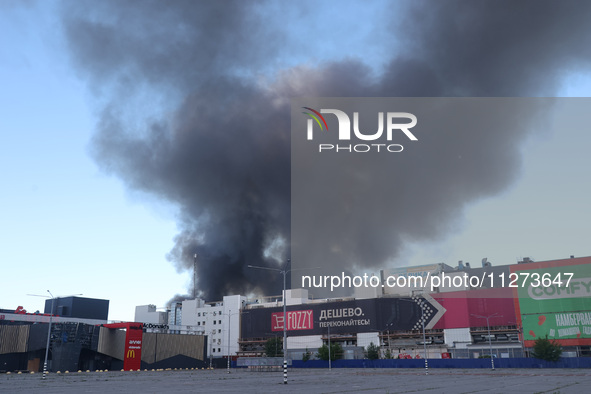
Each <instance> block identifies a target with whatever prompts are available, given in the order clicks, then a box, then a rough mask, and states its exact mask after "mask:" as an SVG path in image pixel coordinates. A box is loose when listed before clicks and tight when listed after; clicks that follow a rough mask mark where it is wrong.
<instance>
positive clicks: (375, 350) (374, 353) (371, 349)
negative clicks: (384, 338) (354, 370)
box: [365, 342, 380, 360]
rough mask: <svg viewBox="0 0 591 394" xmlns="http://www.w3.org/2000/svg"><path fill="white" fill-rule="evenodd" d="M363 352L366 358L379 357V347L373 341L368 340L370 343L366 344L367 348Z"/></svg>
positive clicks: (373, 358)
mask: <svg viewBox="0 0 591 394" xmlns="http://www.w3.org/2000/svg"><path fill="white" fill-rule="evenodd" d="M365 354H366V356H367V358H368V359H370V360H377V359H378V358H380V348H379V346H377V345H375V344H374V343H373V342H370V344H369V345H367V348H366V349H365Z"/></svg>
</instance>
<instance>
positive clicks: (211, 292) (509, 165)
mask: <svg viewBox="0 0 591 394" xmlns="http://www.w3.org/2000/svg"><path fill="white" fill-rule="evenodd" d="M326 4H329V5H330V4H336V3H326ZM326 4H325V5H323V6H322V5H321V6H320V7H321V8H320V10H321V11H322V9H324V10H325V11H327V9H326V7H327V5H326ZM381 4H383V3H381ZM385 4H387V5H388V6H389V7H391V8H390V9H384V10H380V11H379V12H380V14H382V15H392V18H393V20H395V21H396V22H394V21H393V22H392V24H385V25H382V24H380V25H379V26H378V27H376V29H379V30H384V29H391V30H390V31H389V32H388V34H390V36H388V35H384V34H383V31H380V34H378V35H376V36H377V37H387V39H386V40H384V42H382V43H381V45H382V46H383V53H384V57H383V58H382V59H379V60H380V62H381V63H383V64H386V67H385V69H384V70H383V73H382V74H381V75H380V76H378V77H377V78H376V77H375V75H374V73H373V72H372V68H371V67H369V66H368V65H367V64H365V63H364V62H363V61H362V60H359V59H345V60H343V59H338V58H337V59H334V61H332V62H330V63H326V64H322V65H319V66H310V65H307V66H304V65H302V66H297V67H294V68H291V69H285V70H280V71H278V72H277V73H276V74H275V75H273V76H271V77H272V78H271V77H269V78H268V79H267V80H266V81H265V83H261V81H260V80H259V79H258V78H257V74H258V73H259V70H268V69H269V62H271V63H273V62H278V60H277V59H282V58H286V57H290V56H291V55H292V53H290V51H291V49H292V48H291V46H290V42H291V41H290V38H289V37H288V35H287V33H285V32H284V30H282V28H281V26H288V25H289V24H290V23H291V22H293V21H291V20H290V19H289V18H291V17H292V16H290V15H293V14H292V13H289V12H286V13H285V14H281V13H279V14H277V7H276V6H274V5H272V4H270V3H266V2H245V1H235V2H230V1H216V2H209V1H199V2H198V1H172V2H157V1H141V2H135V1H125V2H122V1H103V2H75V3H74V2H69V3H66V8H65V9H64V27H65V34H66V37H67V41H68V44H69V46H70V49H71V54H72V59H73V62H74V64H75V65H76V66H77V67H78V70H80V72H81V75H82V76H83V77H84V78H87V79H88V81H89V84H90V86H91V88H92V89H93V91H94V92H96V94H97V96H98V97H100V98H99V99H98V100H97V101H98V103H99V106H100V113H99V123H98V128H97V132H96V135H95V137H94V139H93V141H92V153H93V155H94V157H95V158H96V160H97V161H98V162H99V163H100V164H101V166H102V167H103V168H104V169H105V170H106V171H109V172H111V173H113V174H116V175H117V176H119V177H121V178H122V179H124V181H125V182H126V183H127V184H128V186H129V187H130V188H131V189H134V190H141V191H143V192H147V193H150V194H153V195H155V196H157V197H158V198H161V199H164V200H167V201H170V202H173V203H174V204H176V205H177V206H178V207H179V208H180V213H179V227H180V229H181V231H180V233H179V234H178V235H177V237H176V240H175V242H176V244H175V247H174V248H173V250H172V251H171V252H170V254H169V258H170V260H171V261H173V262H174V263H175V264H177V266H178V267H179V268H180V269H190V268H192V266H193V255H194V253H197V254H198V256H199V257H198V287H199V289H200V291H201V293H202V295H203V296H204V297H205V298H207V299H219V298H221V296H222V295H224V294H228V293H247V292H250V291H255V292H261V293H266V294H277V293H279V292H280V289H281V278H280V277H279V275H276V274H274V273H270V272H266V271H260V270H252V269H247V268H246V265H247V264H254V265H266V266H277V264H278V261H280V262H283V261H285V260H286V259H287V258H288V256H289V255H290V251H289V243H288V240H289V235H290V234H289V230H290V145H289V127H290V124H289V114H290V109H289V99H290V98H291V97H301V96H309V97H314V96H320V97H322V96H325V97H330V96H332V97H336V96H343V97H347V96H353V97H360V96H361V97H363V96H378V97H380V96H528V95H553V94H555V91H556V88H557V86H558V85H559V83H560V79H561V77H563V76H564V75H565V74H566V73H569V72H573V71H579V70H582V69H587V67H588V65H589V60H590V59H591V56H590V54H589V50H590V49H589V46H588V42H590V40H589V38H591V37H589V36H590V34H591V31H590V30H591V29H588V23H587V21H588V20H589V17H590V16H591V15H590V9H591V4H588V3H585V2H569V1H566V2H564V1H563V2H550V1H520V2H513V1H508V2H503V1H448V2H438V1H428V2H427V1H426V2H415V1H412V2H392V3H385ZM273 7H275V8H273ZM292 7H301V10H302V13H304V14H306V12H308V11H309V10H310V9H311V8H314V9H315V11H314V12H317V9H316V8H315V7H317V3H316V2H301V3H298V5H297V6H295V5H292ZM322 7H324V8H322ZM271 13H275V14H273V15H271ZM296 14H297V13H296ZM331 15H332V17H333V18H334V17H337V16H336V14H334V12H333V13H331ZM271 16H273V17H274V18H272V17H271ZM294 18H295V17H294ZM298 21H301V18H300V19H298ZM384 26H385V27H384ZM389 26H394V27H389ZM302 29H303V30H305V31H307V32H312V33H313V31H314V30H313V26H312V25H309V26H302ZM318 39H325V41H326V42H328V43H329V45H330V43H334V44H335V45H337V44H338V45H341V42H339V40H338V39H335V38H334V37H332V38H331V37H319V38H318ZM393 42H395V44H392V43H393ZM297 55H301V54H297ZM144 106H145V107H144ZM144 109H145V111H144ZM522 139H523V135H521V136H515V141H517V142H519V141H521V140H522ZM487 143H490V141H488V140H487V139H479V138H472V139H471V140H470V144H473V146H472V147H471V148H472V149H473V150H474V151H476V152H479V153H482V158H481V159H480V160H479V161H478V166H479V168H481V169H486V173H487V174H488V175H489V178H490V179H492V180H493V181H492V182H491V181H489V182H487V184H486V186H485V187H480V186H482V183H481V174H482V172H481V171H478V169H475V170H474V171H472V172H470V173H466V174H463V176H461V177H458V176H457V174H456V173H454V170H455V169H454V168H452V167H450V168H449V169H448V170H449V171H448V172H445V171H443V172H441V178H440V179H438V180H437V181H438V182H439V183H441V184H442V185H443V184H447V185H451V187H450V190H451V189H453V188H455V189H456V190H468V191H470V192H467V193H463V194H461V195H458V194H453V193H450V195H449V196H446V198H444V199H443V200H441V201H439V202H438V204H436V205H430V204H429V203H430V202H429V201H421V200H418V201H414V203H415V205H416V206H417V210H416V211H411V212H407V213H406V214H407V215H417V214H420V215H422V216H421V220H419V221H416V222H412V223H414V225H415V226H416V227H415V228H410V229H408V228H401V227H397V225H396V223H393V224H392V228H391V229H390V231H389V232H391V233H393V234H397V238H398V239H400V240H402V239H404V238H410V239H433V238H437V237H441V236H443V233H444V232H445V230H446V229H447V226H446V223H442V224H441V225H440V226H438V227H437V228H436V231H435V232H433V231H434V230H433V228H432V227H429V230H428V231H427V230H425V229H424V226H425V225H429V223H431V222H432V219H434V218H443V219H444V220H449V218H450V216H449V215H448V214H447V213H449V212H453V213H454V216H455V214H456V213H457V214H461V211H462V209H463V207H464V206H465V205H466V204H467V203H469V202H470V201H473V200H474V199H477V198H480V197H483V196H490V195H494V194H496V193H498V192H499V191H501V190H503V189H505V188H506V187H507V186H508V185H509V184H510V182H511V181H512V180H513V179H514V178H515V174H516V173H515V170H514V169H515V168H519V163H520V160H519V150H518V149H517V148H515V149H511V150H509V151H508V153H507V155H508V156H507V157H503V160H498V158H496V157H495V156H494V155H493V154H491V153H487V150H486V144H487ZM426 160H427V159H426ZM425 166H428V163H426V164H425ZM393 171H394V175H393V176H395V177H396V178H397V179H399V180H400V181H401V182H404V179H405V177H407V176H411V175H412V173H402V172H395V170H393ZM411 185H412V183H411ZM416 187H417V188H418V189H420V188H421V187H424V185H422V186H421V185H417V186H416ZM391 203H392V202H391V201H389V202H388V204H391ZM444 213H445V214H444ZM409 217H410V216H409ZM278 239H279V240H285V241H286V242H287V243H286V246H285V247H284V248H283V249H281V250H280V251H279V252H277V253H276V254H275V255H273V256H270V255H268V254H266V253H265V250H266V249H267V248H268V247H269V246H270V245H272V244H273V241H276V240H278ZM399 249H400V243H399V242H394V243H392V244H390V245H388V246H383V247H382V249H380V253H379V256H375V255H373V254H372V251H371V248H366V249H365V250H364V251H363V252H362V253H363V260H364V261H375V262H376V263H380V262H381V261H380V260H382V259H383V256H385V255H391V256H396V254H397V253H398V252H399Z"/></svg>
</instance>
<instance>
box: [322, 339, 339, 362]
mask: <svg viewBox="0 0 591 394" xmlns="http://www.w3.org/2000/svg"><path fill="white" fill-rule="evenodd" d="M316 357H317V358H319V359H320V360H324V361H328V346H327V345H326V344H324V345H322V346H321V347H319V348H318V353H316ZM341 358H343V347H342V346H341V344H340V343H331V344H330V360H331V361H334V360H338V359H341Z"/></svg>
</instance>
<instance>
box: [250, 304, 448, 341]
mask: <svg viewBox="0 0 591 394" xmlns="http://www.w3.org/2000/svg"><path fill="white" fill-rule="evenodd" d="M421 303H422V304H423V305H424V310H423V311H421V306H420V304H421ZM444 311H445V309H443V308H442V307H441V305H439V303H437V301H435V300H433V299H430V298H427V299H425V298H416V299H411V298H379V299H368V300H351V301H336V302H325V303H318V304H315V303H312V304H305V305H291V306H288V307H287V319H283V308H282V307H273V308H262V307H261V308H252V309H249V310H248V311H247V312H248V313H244V314H243V315H242V338H265V337H268V336H269V335H270V334H272V333H276V332H280V331H283V328H284V324H287V326H286V329H287V331H288V335H289V336H301V335H323V334H326V333H327V332H328V330H330V332H331V334H356V333H359V332H371V331H386V330H394V331H396V330H419V329H421V328H422V324H423V320H422V319H424V321H425V327H426V328H430V327H432V326H433V325H434V324H435V323H436V322H437V321H438V320H439V318H440V317H441V315H442V314H443V312H444ZM286 322H287V323H286Z"/></svg>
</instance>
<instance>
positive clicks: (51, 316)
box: [27, 290, 82, 380]
mask: <svg viewBox="0 0 591 394" xmlns="http://www.w3.org/2000/svg"><path fill="white" fill-rule="evenodd" d="M47 292H48V293H49V296H46V295H40V294H27V295H29V296H34V297H44V298H51V311H50V313H49V328H48V329H47V343H46V345H45V361H44V362H43V380H45V377H46V375H47V373H48V370H47V359H48V358H49V344H50V342H51V324H52V323H53V307H54V302H55V297H54V296H53V294H51V291H49V290H47ZM81 295H82V294H73V295H72V296H81ZM58 298H59V297H58Z"/></svg>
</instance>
